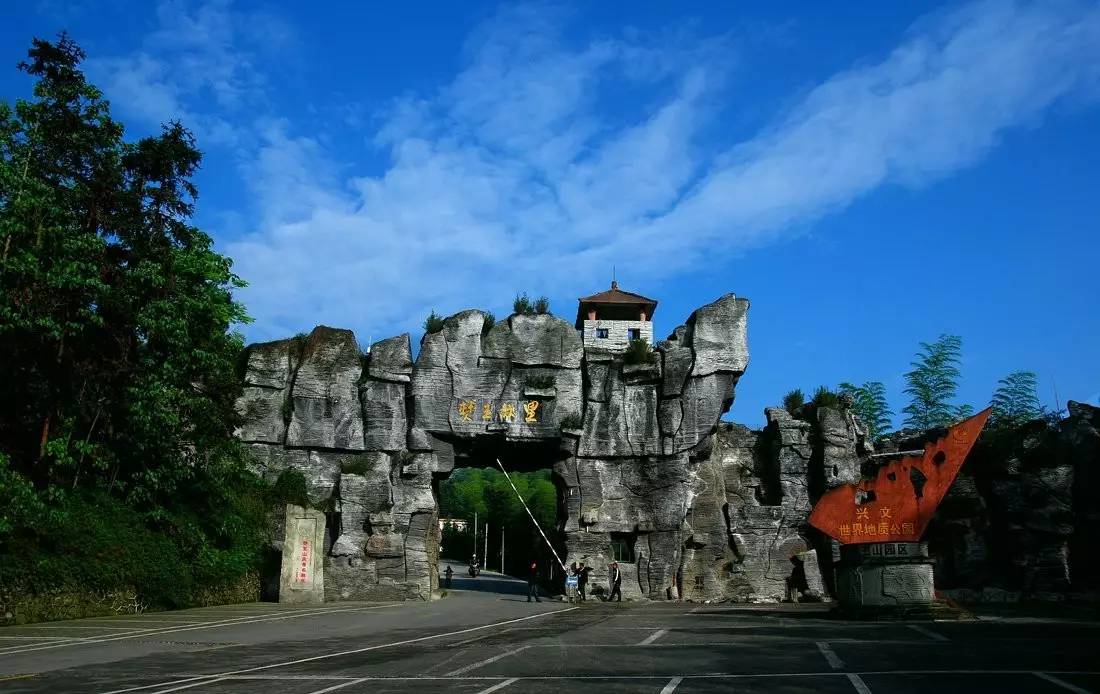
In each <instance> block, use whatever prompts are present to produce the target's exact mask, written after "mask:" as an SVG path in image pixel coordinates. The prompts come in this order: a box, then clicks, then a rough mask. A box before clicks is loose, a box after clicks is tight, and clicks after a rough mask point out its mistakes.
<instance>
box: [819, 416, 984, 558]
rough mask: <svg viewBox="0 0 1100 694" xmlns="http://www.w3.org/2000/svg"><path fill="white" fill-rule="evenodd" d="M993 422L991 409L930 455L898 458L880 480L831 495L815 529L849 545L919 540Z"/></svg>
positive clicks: (927, 449) (927, 450) (928, 448)
mask: <svg viewBox="0 0 1100 694" xmlns="http://www.w3.org/2000/svg"><path fill="white" fill-rule="evenodd" d="M987 419H989V409H985V410H982V411H981V412H979V413H978V414H976V415H974V416H973V417H971V418H970V419H965V420H963V421H961V422H959V423H958V424H956V425H954V426H951V427H948V429H947V433H946V434H945V435H944V436H942V437H941V438H939V439H936V440H935V441H932V442H930V443H927V444H925V446H924V454H923V455H921V456H916V455H910V456H904V457H901V458H898V459H896V460H894V461H892V462H890V463H887V464H886V465H883V466H882V467H880V468H879V469H878V472H877V473H876V474H875V477H874V479H871V480H863V481H861V482H860V483H859V484H858V485H856V484H846V485H844V486H842V487H837V488H836V489H832V490H830V491H828V492H826V493H825V494H824V495H823V496H822V497H821V499H820V500H818V502H817V505H815V506H814V510H813V513H811V514H810V525H812V526H814V527H815V528H817V529H818V530H820V531H822V532H823V533H825V534H826V535H828V536H830V537H832V538H834V539H836V540H838V541H840V542H842V543H844V544H859V543H867V542H919V541H920V538H921V535H923V534H924V529H925V527H926V526H927V525H928V522H929V521H930V520H932V514H934V513H935V512H936V507H937V506H939V505H940V502H941V501H943V497H944V495H945V494H946V493H947V490H948V489H949V488H950V487H951V483H952V482H954V481H955V476H956V475H958V474H959V469H960V468H961V467H962V464H963V461H964V460H966V455H967V454H968V453H969V452H970V449H971V448H972V447H973V446H974V442H975V441H977V440H978V434H980V433H981V431H982V427H984V426H985V422H986V420H987Z"/></svg>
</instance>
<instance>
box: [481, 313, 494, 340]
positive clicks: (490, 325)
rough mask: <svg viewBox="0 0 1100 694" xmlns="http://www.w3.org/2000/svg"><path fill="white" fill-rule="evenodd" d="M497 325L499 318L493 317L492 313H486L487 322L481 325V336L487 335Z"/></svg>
mask: <svg viewBox="0 0 1100 694" xmlns="http://www.w3.org/2000/svg"><path fill="white" fill-rule="evenodd" d="M496 324H497V317H496V316H495V315H493V312H492V311H486V312H485V322H484V323H482V324H481V334H482V335H487V334H488V333H489V331H490V330H492V329H493V326H494V325H496Z"/></svg>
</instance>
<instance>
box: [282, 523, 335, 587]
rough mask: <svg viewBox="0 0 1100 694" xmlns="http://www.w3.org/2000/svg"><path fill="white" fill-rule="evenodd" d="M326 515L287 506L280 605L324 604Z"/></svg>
mask: <svg viewBox="0 0 1100 694" xmlns="http://www.w3.org/2000/svg"><path fill="white" fill-rule="evenodd" d="M324 546H325V514H324V513H322V512H320V511H318V510H316V509H310V508H302V507H301V506H294V505H293V504H287V507H286V538H285V539H284V540H283V564H282V571H281V573H280V576H279V602H285V603H323V602H324V601H325V581H324Z"/></svg>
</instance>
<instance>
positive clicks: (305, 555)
mask: <svg viewBox="0 0 1100 694" xmlns="http://www.w3.org/2000/svg"><path fill="white" fill-rule="evenodd" d="M301 557H302V558H301V561H300V562H299V563H298V572H297V576H296V578H297V579H298V582H299V583H305V582H306V581H307V580H309V563H310V562H311V561H313V557H312V555H311V548H310V544H309V540H302V553H301Z"/></svg>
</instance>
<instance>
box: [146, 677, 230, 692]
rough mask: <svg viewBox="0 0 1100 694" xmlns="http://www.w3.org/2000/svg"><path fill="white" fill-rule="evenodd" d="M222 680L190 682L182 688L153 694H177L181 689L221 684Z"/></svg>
mask: <svg viewBox="0 0 1100 694" xmlns="http://www.w3.org/2000/svg"><path fill="white" fill-rule="evenodd" d="M223 679H224V678H218V679H216V680H209V681H206V682H192V683H191V684H185V685H183V686H182V687H172V688H171V689H158V690H157V691H155V692H153V694H167V693H168V692H178V691H180V690H181V689H190V688H191V687H198V686H200V685H203V684H214V683H215V682H221V681H222V680H223Z"/></svg>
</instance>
